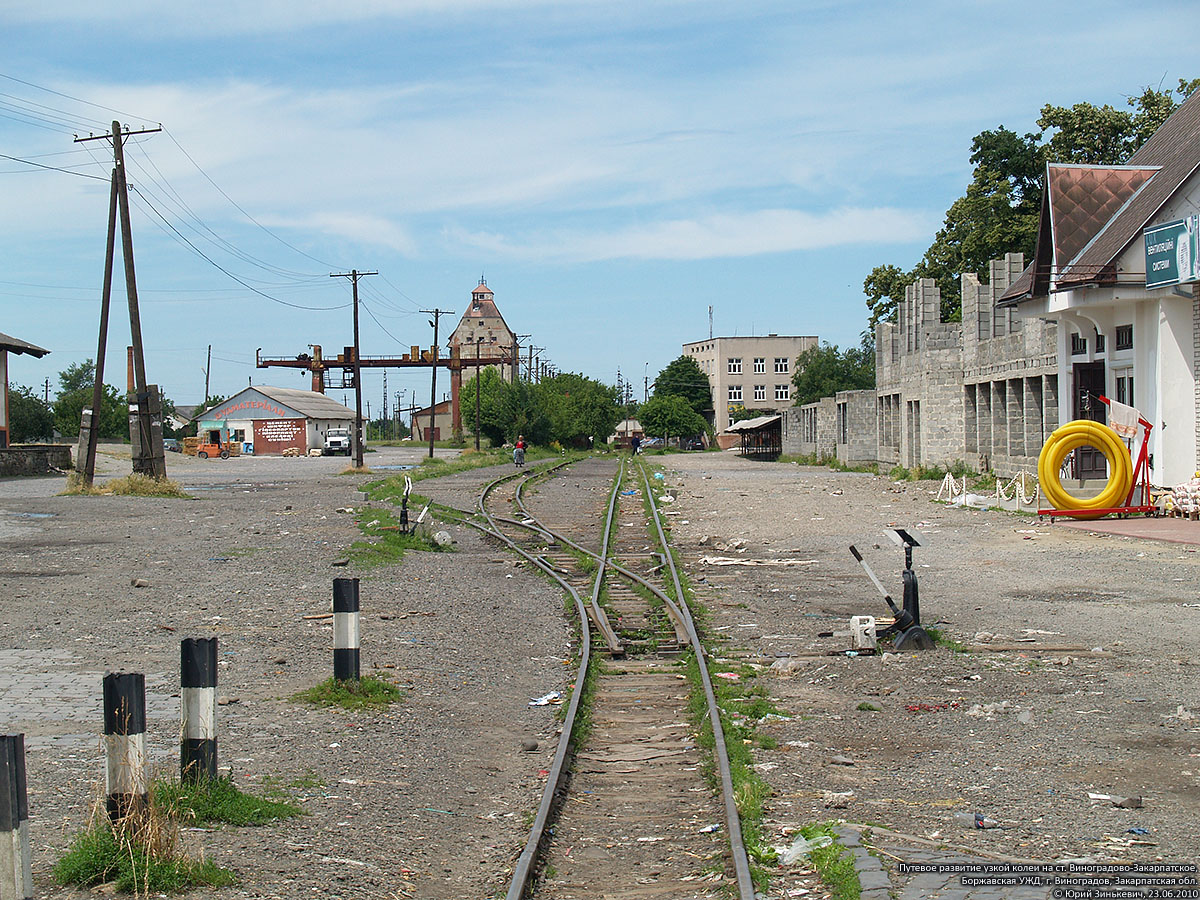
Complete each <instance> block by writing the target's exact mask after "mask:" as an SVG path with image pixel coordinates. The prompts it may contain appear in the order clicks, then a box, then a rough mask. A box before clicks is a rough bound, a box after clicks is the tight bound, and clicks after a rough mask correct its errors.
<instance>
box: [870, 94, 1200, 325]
mask: <svg viewBox="0 0 1200 900" xmlns="http://www.w3.org/2000/svg"><path fill="white" fill-rule="evenodd" d="M1197 88H1200V79H1195V80H1192V81H1185V80H1183V79H1180V80H1179V86H1178V87H1177V88H1175V89H1170V88H1168V89H1166V90H1156V89H1154V88H1149V87H1147V88H1145V89H1143V91H1142V93H1141V94H1139V95H1137V96H1135V97H1130V98H1129V99H1128V101H1127V104H1128V106H1129V107H1130V109H1129V110H1119V109H1115V108H1114V107H1112V106H1109V105H1107V104H1105V105H1103V106H1095V105H1094V104H1091V103H1076V104H1075V105H1074V106H1071V107H1063V106H1052V105H1050V104H1047V105H1045V106H1043V107H1042V109H1041V115H1040V117H1039V118H1038V120H1037V125H1038V127H1039V128H1041V129H1042V131H1040V132H1038V133H1036V134H1026V135H1025V136H1024V137H1021V136H1019V135H1018V134H1017V133H1016V132H1013V131H1010V130H1009V129H1007V128H1004V127H1003V126H1001V127H999V128H997V129H995V130H994V131H983V132H980V133H979V134H977V135H976V136H975V137H974V138H973V139H972V141H971V156H970V161H971V163H972V164H973V165H974V166H975V169H974V171H973V173H972V178H971V183H970V184H969V185H968V186H967V190H966V193H965V194H964V195H963V196H962V197H960V198H958V199H957V200H955V201H954V203H952V204H951V205H950V208H949V209H948V210H947V211H946V217H945V220H944V222H943V224H942V227H941V229H940V230H939V231H938V232H937V234H936V236H935V237H934V240H933V243H932V244H931V245H930V246H929V249H928V250H926V251H925V254H924V256H923V257H922V258H921V261H920V262H919V263H918V264H917V265H916V266H915V267H913V269H911V270H910V271H907V272H905V271H904V270H902V269H899V268H898V267H896V266H894V265H882V266H876V267H875V268H874V269H872V270H871V273H870V274H869V275H868V276H867V278H866V280H864V282H863V293H864V294H865V295H866V303H867V308H868V309H869V310H870V325H871V326H872V327H874V325H875V324H876V323H877V322H881V321H894V320H895V316H896V305H897V303H898V302H899V301H900V300H901V299H903V297H904V286H905V285H908V284H911V283H912V282H913V281H915V280H916V279H917V278H932V279H934V281H936V282H937V285H938V288H939V289H940V291H941V297H942V317H943V319H944V320H945V321H956V320H958V319H959V318H960V317H961V314H962V295H961V293H962V282H961V277H962V275H963V274H964V273H967V272H972V273H975V274H980V273H984V272H986V271H987V265H988V263H989V262H990V261H991V260H993V259H997V258H999V257H1002V256H1003V255H1004V254H1005V253H1024V254H1025V258H1026V259H1027V260H1029V259H1031V258H1032V256H1033V249H1034V247H1033V244H1034V241H1035V240H1036V238H1037V228H1038V217H1039V215H1040V213H1041V196H1042V188H1043V185H1042V182H1043V179H1044V175H1045V169H1046V163H1047V162H1048V161H1050V162H1063V163H1087V164H1094V165H1119V164H1121V163H1123V162H1125V161H1126V160H1127V159H1128V158H1129V156H1130V155H1131V154H1132V153H1133V152H1134V151H1135V150H1137V148H1138V147H1140V146H1141V145H1142V144H1143V143H1145V142H1146V140H1147V139H1149V137H1150V136H1151V135H1152V134H1153V133H1154V132H1155V131H1156V130H1157V129H1158V127H1159V126H1160V125H1162V123H1163V122H1165V121H1166V120H1167V117H1168V116H1170V114H1171V113H1172V112H1174V111H1175V109H1176V108H1178V106H1179V104H1180V103H1182V102H1183V100H1186V99H1187V98H1188V97H1190V96H1191V95H1192V93H1194V92H1195V91H1196V90H1197ZM1047 133H1049V135H1050V136H1049V137H1047Z"/></svg>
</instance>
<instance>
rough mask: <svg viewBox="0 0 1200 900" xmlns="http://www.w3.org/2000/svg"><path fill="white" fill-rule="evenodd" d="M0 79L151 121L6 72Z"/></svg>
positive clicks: (0, 73)
mask: <svg viewBox="0 0 1200 900" xmlns="http://www.w3.org/2000/svg"><path fill="white" fill-rule="evenodd" d="M0 78H4V79H6V80H8V81H15V82H16V83H17V84H23V85H25V86H26V87H31V88H35V89H36V90H39V91H45V92H46V93H47V94H54V96H56V97H62V98H64V99H66V100H74V101H75V102H76V103H83V104H86V105H87V106H92V107H95V108H96V109H103V110H106V111H107V112H112V113H116V114H117V115H119V116H127V117H132V118H134V119H139V120H140V121H143V122H149V121H150V120H149V119H147V118H146V117H145V116H139V115H136V114H134V113H128V112H122V111H121V110H119V109H113V108H112V107H111V106H104V105H102V104H100V103H93V102H92V101H91V100H84V99H83V98H81V97H73V96H71V95H70V94H64V93H63V92H62V91H56V90H53V89H52V88H48V87H43V86H42V85H40V84H34V83H33V82H32V81H25V80H23V79H20V78H17V77H16V76H13V75H7V74H5V73H4V72H0ZM106 127H107V126H106Z"/></svg>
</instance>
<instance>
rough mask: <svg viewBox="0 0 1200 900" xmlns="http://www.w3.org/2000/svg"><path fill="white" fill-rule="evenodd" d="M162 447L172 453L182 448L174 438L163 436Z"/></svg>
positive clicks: (181, 450) (178, 451) (180, 451)
mask: <svg viewBox="0 0 1200 900" xmlns="http://www.w3.org/2000/svg"><path fill="white" fill-rule="evenodd" d="M163 449H164V450H170V451H171V452H172V453H182V452H183V448H182V447H180V446H179V441H177V440H176V439H175V438H163Z"/></svg>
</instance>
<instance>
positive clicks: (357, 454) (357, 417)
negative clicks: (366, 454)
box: [329, 269, 379, 469]
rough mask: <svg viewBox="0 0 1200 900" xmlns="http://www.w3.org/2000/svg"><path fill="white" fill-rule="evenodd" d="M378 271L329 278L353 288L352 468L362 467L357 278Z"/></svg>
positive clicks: (350, 273) (339, 273) (352, 271)
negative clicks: (348, 281) (336, 279)
mask: <svg viewBox="0 0 1200 900" xmlns="http://www.w3.org/2000/svg"><path fill="white" fill-rule="evenodd" d="M378 274H379V273H378V272H360V271H358V269H351V270H350V271H349V272H335V273H333V274H332V275H330V276H329V277H330V278H349V279H350V284H351V285H352V287H353V289H354V468H356V469H361V468H362V467H363V417H362V369H361V368H359V365H358V355H359V354H358V279H360V278H364V277H365V276H367V275H378Z"/></svg>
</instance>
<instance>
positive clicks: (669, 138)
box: [0, 0, 1200, 416]
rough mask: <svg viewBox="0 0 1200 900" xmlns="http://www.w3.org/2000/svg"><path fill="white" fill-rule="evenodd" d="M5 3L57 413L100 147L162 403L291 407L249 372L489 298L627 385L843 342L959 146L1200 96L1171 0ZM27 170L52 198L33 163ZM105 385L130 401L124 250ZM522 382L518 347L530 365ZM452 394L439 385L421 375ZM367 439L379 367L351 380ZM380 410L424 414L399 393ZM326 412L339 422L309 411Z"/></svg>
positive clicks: (396, 383) (102, 207)
mask: <svg viewBox="0 0 1200 900" xmlns="http://www.w3.org/2000/svg"><path fill="white" fill-rule="evenodd" d="M1086 10H1087V15H1086V16H1085V15H1082V14H1081V7H1080V6H1079V4H1078V3H1065V2H1064V3H1060V2H1055V0H1039V2H1036V3H1035V2H1028V0H1005V2H1003V3H1000V2H988V0H983V2H975V3H961V2H957V0H956V2H929V0H913V2H909V3H895V2H823V0H760V2H750V3H733V2H728V0H725V2H710V0H688V2H684V0H639V2H636V3H630V2H604V0H574V2H571V0H307V2H295V0H259V2H256V3H245V2H240V0H207V2H205V3H203V4H199V3H193V2H188V0H181V2H176V3H173V4H162V3H159V2H157V0H125V2H123V3H121V4H106V3H96V2H94V0H6V2H5V3H4V4H3V6H2V7H0V35H3V37H0V47H2V48H3V53H2V54H0V154H2V155H3V156H0V211H2V213H3V214H2V215H0V311H2V314H0V332H3V333H6V334H9V335H12V336H14V337H17V338H20V339H22V340H25V341H29V342H31V343H34V344H37V345H39V346H42V347H45V348H47V349H49V350H50V351H51V353H50V354H49V355H48V356H46V357H45V358H43V359H41V360H36V359H33V358H32V357H28V356H10V360H9V369H10V371H9V380H10V383H11V384H13V385H17V384H23V385H27V386H31V387H34V388H36V389H37V390H39V391H42V390H43V389H44V385H45V382H46V380H47V379H49V395H50V397H51V399H53V396H54V394H55V392H56V390H57V388H58V373H59V372H60V371H62V370H63V369H65V368H66V367H67V366H69V365H72V364H75V363H78V362H81V361H83V360H85V359H89V358H94V357H95V356H96V350H97V334H98V326H99V314H100V312H99V311H100V293H101V283H102V276H103V267H104V251H105V230H106V223H107V216H108V195H109V182H108V179H109V173H110V171H111V168H112V147H111V142H109V141H106V140H97V141H89V142H84V143H76V142H75V140H74V139H75V137H76V136H78V137H86V136H88V135H90V134H94V135H103V134H105V133H106V132H107V130H108V129H109V127H110V125H111V122H112V121H113V120H114V119H115V120H118V121H120V122H121V123H122V126H123V127H125V126H127V127H128V128H129V129H131V130H133V131H138V130H142V129H152V128H157V127H159V126H160V124H161V127H162V131H160V132H154V133H147V134H144V135H137V136H131V137H129V138H128V139H127V141H126V144H125V154H126V158H127V170H128V173H129V181H130V185H131V205H132V231H133V244H134V252H135V260H136V273H137V278H136V281H137V288H138V294H139V298H140V303H139V307H140V318H141V324H142V335H143V342H144V344H145V348H146V357H145V358H146V369H147V377H148V380H149V381H150V382H151V383H157V384H159V385H161V386H162V387H163V388H164V390H165V392H166V394H167V396H168V397H169V398H171V399H172V400H173V401H174V402H175V403H177V404H192V403H198V402H200V401H201V400H202V399H203V397H204V386H205V368H206V359H207V354H208V347H209V346H210V345H211V348H212V351H211V352H212V363H211V367H210V368H209V379H210V393H211V394H213V395H218V394H219V395H230V394H233V393H235V392H237V391H238V390H241V389H242V388H244V387H246V386H247V384H249V383H251V382H253V383H255V384H274V385H278V386H282V387H295V388H306V387H308V385H309V380H308V376H307V375H306V374H302V373H300V372H298V371H296V370H291V369H258V368H255V365H254V363H255V354H256V351H257V350H258V349H259V348H261V350H262V353H263V355H264V356H294V355H296V354H300V353H304V352H307V350H308V345H310V344H321V345H322V346H323V347H324V348H325V350H326V352H329V351H330V350H333V351H334V352H336V351H337V350H338V349H340V348H341V347H343V346H346V345H349V344H351V343H352V337H353V335H352V312H351V308H350V304H351V293H350V290H351V289H350V284H349V279H345V278H330V275H331V274H333V273H338V272H347V271H350V270H351V269H358V270H360V271H377V272H378V273H379V274H378V275H376V276H371V277H365V278H363V279H361V281H360V298H361V308H362V309H361V323H360V330H361V338H360V340H361V346H362V353H363V354H364V355H375V356H382V355H398V354H400V353H403V352H406V351H407V348H408V347H409V346H410V345H414V344H416V345H420V346H423V347H425V346H428V345H429V344H430V343H431V342H432V338H433V330H432V328H431V327H430V324H429V316H428V315H426V314H424V313H422V312H421V310H425V309H434V308H438V309H442V310H448V311H450V312H451V313H452V315H450V316H449V317H447V318H443V319H442V320H441V326H440V329H439V330H440V335H441V336H442V337H443V339H444V337H445V336H446V335H447V334H448V333H449V332H450V331H451V330H452V328H453V325H454V324H455V323H456V322H457V320H458V318H459V316H461V315H462V314H463V312H464V311H465V310H466V308H467V305H468V304H469V302H470V295H471V291H472V289H473V288H474V287H475V286H476V285H477V284H478V283H479V279H480V277H481V276H482V277H483V278H485V279H486V281H487V284H488V286H489V288H491V290H493V291H494V292H495V299H496V303H497V305H498V306H499V308H500V310H501V312H502V313H503V315H504V317H505V319H506V321H507V322H508V324H509V326H510V327H511V328H512V329H513V330H514V331H515V332H517V333H518V334H521V335H530V337H529V338H526V339H523V341H522V344H523V345H525V346H527V345H528V344H530V343H532V344H533V345H534V346H535V347H536V348H541V349H540V350H538V351H536V352H537V355H538V357H539V359H542V360H544V361H546V362H548V363H550V364H552V365H553V366H555V367H556V368H557V369H558V370H560V371H570V372H581V373H583V374H585V375H588V376H590V377H593V378H596V379H599V380H600V381H603V382H605V383H607V384H615V383H616V382H617V379H618V373H620V378H621V379H623V380H624V381H626V382H632V383H633V385H634V387H635V396H636V397H637V399H641V396H642V393H643V389H644V386H645V384H646V381H647V380H648V381H650V382H652V381H653V379H654V376H655V375H656V374H657V372H658V371H659V370H661V369H662V368H663V367H664V366H665V365H666V364H667V363H668V362H670V361H671V360H672V359H674V358H676V357H678V356H679V355H680V353H681V351H682V345H683V344H684V343H687V342H691V341H695V340H700V339H703V338H705V337H707V336H708V335H709V333H710V332H709V327H710V325H709V321H710V320H709V309H710V307H711V310H712V333H713V334H715V335H717V336H724V335H741V336H744V335H750V334H768V333H777V334H793V335H817V336H818V337H820V338H821V340H823V341H828V342H830V343H833V344H837V345H839V346H842V347H846V346H847V345H853V344H857V343H858V341H859V336H860V334H861V332H862V331H863V329H864V328H865V327H866V321H867V308H866V305H865V298H864V295H863V292H862V283H863V279H864V278H865V277H866V276H867V274H868V273H869V272H870V271H871V269H872V268H874V267H875V266H876V265H880V264H884V263H893V264H896V265H899V266H901V267H904V268H909V267H911V266H912V265H913V264H915V263H916V262H917V261H918V260H919V259H920V257H921V255H922V254H923V252H924V250H925V248H926V247H928V245H929V244H930V242H931V241H932V239H933V236H934V234H935V233H936V231H937V229H938V227H939V226H940V224H941V222H942V218H943V216H944V213H945V211H946V209H947V208H948V207H949V206H950V204H951V203H952V202H953V201H954V200H955V199H956V198H957V197H959V196H961V195H962V193H963V192H964V190H965V187H966V185H967V183H968V182H969V180H970V177H971V165H970V162H969V160H968V156H969V152H970V144H971V139H972V137H974V136H975V135H976V134H978V133H979V132H981V131H983V130H985V129H991V128H996V127H997V126H1000V125H1004V126H1006V127H1008V128H1010V129H1012V130H1014V131H1017V132H1018V133H1022V134H1024V133H1026V132H1029V131H1036V130H1037V129H1036V126H1035V121H1036V119H1037V116H1038V111H1039V110H1040V108H1041V107H1042V105H1044V104H1046V103H1053V104H1059V105H1071V104H1073V103H1076V102H1080V101H1088V102H1092V103H1096V104H1102V103H1109V104H1112V105H1114V106H1117V107H1120V108H1125V100H1126V98H1127V97H1129V96H1131V95H1136V94H1138V93H1139V92H1140V91H1141V89H1142V88H1143V87H1145V86H1147V85H1150V86H1155V87H1157V86H1160V85H1161V86H1164V87H1173V86H1174V85H1176V84H1177V83H1178V80H1179V79H1180V78H1189V79H1190V78H1194V77H1196V76H1198V75H1200V65H1197V61H1196V56H1195V45H1194V40H1193V38H1194V35H1193V31H1194V29H1186V28H1172V27H1170V23H1172V22H1180V21H1192V20H1194V14H1195V4H1194V2H1193V0H1186V2H1178V0H1177V2H1172V0H1166V2H1162V3H1159V4H1156V5H1155V7H1154V10H1153V15H1149V14H1146V13H1145V11H1144V10H1143V9H1141V8H1140V7H1131V6H1130V5H1129V4H1125V3H1115V2H1094V3H1089V4H1087V7H1086ZM47 167H49V168H47ZM113 301H114V302H113V307H112V309H113V312H112V315H111V319H110V325H109V337H108V363H107V365H106V381H108V382H109V383H110V384H114V385H117V386H118V387H121V388H123V387H124V384H125V371H124V370H125V365H124V363H125V354H124V352H123V348H124V347H125V346H126V345H127V344H128V343H129V317H128V313H127V307H126V305H125V285H124V279H123V275H122V270H121V265H120V256H119V253H118V263H117V266H116V272H115V276H114V290H113ZM524 352H527V351H523V353H524ZM439 382H440V383H439V387H438V394H439V399H441V395H442V394H444V392H445V391H446V390H448V379H447V378H446V376H445V372H444V370H442V371H441V372H439ZM363 390H364V401H365V403H369V404H370V409H371V413H372V415H376V416H377V415H378V410H379V408H380V406H381V405H382V402H383V398H384V388H383V372H382V371H381V370H368V371H366V372H365V373H364V379H363ZM387 391H388V394H389V403H390V404H394V403H395V402H396V396H395V395H396V394H397V393H398V392H401V393H402V396H403V405H405V406H407V405H408V404H409V403H410V402H412V399H413V397H414V396H415V398H416V402H417V403H419V404H422V405H423V404H425V403H427V402H428V400H429V372H428V370H416V369H405V370H389V371H388V372H387ZM331 395H332V396H334V397H335V398H336V399H339V400H340V399H342V398H343V397H347V398H348V399H349V405H350V406H353V398H352V396H350V395H349V392H343V391H337V390H335V391H331Z"/></svg>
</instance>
